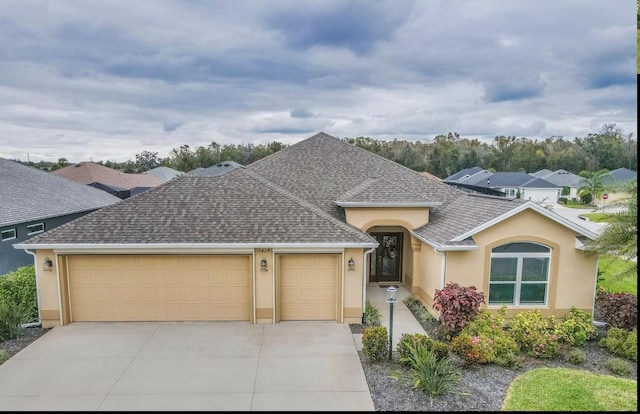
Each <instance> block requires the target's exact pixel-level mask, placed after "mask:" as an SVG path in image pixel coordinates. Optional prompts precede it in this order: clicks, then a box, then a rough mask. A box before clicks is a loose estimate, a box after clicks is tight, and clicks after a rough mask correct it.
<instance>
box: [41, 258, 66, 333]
mask: <svg viewBox="0 0 640 414" xmlns="http://www.w3.org/2000/svg"><path fill="white" fill-rule="evenodd" d="M46 258H49V259H51V262H52V264H53V266H52V267H51V270H50V271H45V270H44V260H45V259H46ZM36 266H37V269H36V274H37V276H38V293H39V297H40V299H39V305H40V319H41V321H42V327H43V328H52V327H54V326H59V325H60V301H59V298H58V276H57V275H58V273H57V270H58V266H57V263H56V256H55V254H54V253H53V250H37V251H36Z"/></svg>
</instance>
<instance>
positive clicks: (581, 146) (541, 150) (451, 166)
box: [30, 124, 638, 178]
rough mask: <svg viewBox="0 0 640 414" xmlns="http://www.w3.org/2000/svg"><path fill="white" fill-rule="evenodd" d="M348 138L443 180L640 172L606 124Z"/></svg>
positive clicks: (203, 153)
mask: <svg viewBox="0 0 640 414" xmlns="http://www.w3.org/2000/svg"><path fill="white" fill-rule="evenodd" d="M343 139H344V140H345V141H347V142H349V143H351V144H353V145H356V146H358V147H360V148H363V149H365V150H367V151H371V152H373V153H375V154H378V155H380V156H383V157H385V158H388V159H390V160H393V161H395V162H397V163H399V164H402V165H404V166H406V167H408V168H411V169H413V170H415V171H428V172H429V173H431V174H433V175H435V176H437V177H440V178H446V177H448V176H449V175H452V174H454V173H456V172H458V171H460V170H462V169H465V168H470V167H476V166H478V167H481V168H484V169H488V170H491V171H521V172H527V173H531V172H535V171H539V170H541V169H545V168H546V169H548V170H551V171H555V170H558V169H564V170H567V171H570V172H573V173H575V174H579V173H580V172H582V171H600V170H603V169H606V170H615V169H617V168H621V167H626V168H629V169H631V170H634V171H635V170H636V168H637V162H638V157H637V141H636V140H635V139H634V137H633V134H624V132H623V131H622V129H620V128H618V127H617V126H616V125H615V124H604V125H603V126H602V128H601V129H600V130H599V131H598V132H597V133H591V134H588V135H587V136H586V137H576V138H574V139H573V140H567V139H564V138H563V137H561V136H552V137H549V138H546V139H543V140H533V139H529V138H525V137H521V138H517V137H515V136H503V135H501V136H496V137H495V138H494V139H493V140H492V141H491V142H490V143H487V142H481V141H480V140H479V139H477V138H464V137H460V135H459V134H458V133H448V134H446V135H444V134H443V135H437V136H436V137H434V138H433V139H427V140H417V141H411V140H400V139H393V140H377V139H373V138H370V137H364V136H360V137H356V138H343ZM286 147H287V145H286V144H283V143H281V142H278V141H273V142H270V143H267V144H261V145H254V144H239V145H238V144H227V145H219V144H217V143H216V142H215V141H214V142H212V143H211V144H209V145H207V146H199V147H197V148H191V147H190V146H189V145H186V144H185V145H181V146H180V147H177V148H174V149H172V150H171V151H170V153H169V155H168V156H167V157H160V156H159V154H158V152H154V151H142V152H140V153H139V154H136V156H135V158H134V159H131V160H128V161H125V162H120V163H119V162H113V161H98V164H102V165H105V166H107V167H110V168H114V169H118V170H121V171H124V172H130V173H133V172H144V171H147V170H150V169H152V168H155V167H158V166H166V167H170V168H173V169H176V170H179V171H183V172H188V171H191V170H193V169H196V168H198V167H202V168H207V167H210V166H211V165H214V164H217V163H219V162H222V161H235V162H237V163H240V164H242V165H248V164H250V163H252V162H254V161H257V160H259V159H261V158H264V157H266V156H268V155H271V154H273V153H275V152H278V151H280V150H281V149H283V148H286ZM30 164H32V165H34V166H38V167H41V168H44V169H51V170H53V169H58V168H62V167H64V166H66V165H68V161H67V160H66V159H65V158H61V159H59V160H58V162H57V163H40V164H34V163H30ZM47 164H48V165H47Z"/></svg>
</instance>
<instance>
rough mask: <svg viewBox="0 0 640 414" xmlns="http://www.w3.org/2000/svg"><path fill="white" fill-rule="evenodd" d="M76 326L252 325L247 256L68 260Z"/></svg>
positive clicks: (95, 257) (122, 257)
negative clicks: (184, 322)
mask: <svg viewBox="0 0 640 414" xmlns="http://www.w3.org/2000/svg"><path fill="white" fill-rule="evenodd" d="M68 260H69V289H70V301H71V313H72V320H74V321H137V320H140V321H144V320H153V321H182V320H249V318H250V309H251V299H250V295H249V292H250V280H251V279H250V274H251V273H250V272H251V261H250V258H249V256H70V257H69V258H68Z"/></svg>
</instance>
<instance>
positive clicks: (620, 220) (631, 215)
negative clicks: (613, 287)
mask: <svg viewBox="0 0 640 414" xmlns="http://www.w3.org/2000/svg"><path fill="white" fill-rule="evenodd" d="M623 188H624V191H625V192H626V193H627V194H628V196H627V197H625V198H623V199H620V200H618V201H614V202H613V203H612V205H615V206H619V207H621V209H620V211H619V212H617V213H614V214H612V215H611V216H610V217H611V218H610V222H609V224H608V225H607V227H605V228H604V230H603V231H602V233H600V235H599V236H598V237H597V238H596V240H594V241H593V242H592V243H591V249H590V250H591V251H592V252H594V253H596V254H600V255H606V256H613V257H623V258H625V259H627V260H628V261H629V266H628V267H626V268H625V269H623V270H622V271H620V272H618V273H617V274H615V275H614V276H615V277H620V278H630V277H637V272H638V263H637V262H636V261H634V260H632V259H635V258H636V257H637V256H638V181H637V180H632V181H630V182H629V183H627V184H626V185H625V186H624V187H623Z"/></svg>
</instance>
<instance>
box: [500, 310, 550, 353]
mask: <svg viewBox="0 0 640 414" xmlns="http://www.w3.org/2000/svg"><path fill="white" fill-rule="evenodd" d="M508 330H509V333H510V334H511V336H512V337H513V339H515V341H516V343H517V344H518V345H519V346H520V349H521V350H522V351H523V352H526V353H527V354H528V355H530V356H532V357H536V358H553V357H554V356H555V355H556V353H557V352H558V335H557V334H556V333H555V332H556V321H555V318H554V317H553V316H550V317H548V318H546V319H545V318H543V317H542V314H541V313H540V311H539V310H537V309H536V310H533V311H527V312H520V313H518V314H517V315H516V316H515V317H514V318H513V319H512V320H511V322H509V324H508Z"/></svg>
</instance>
